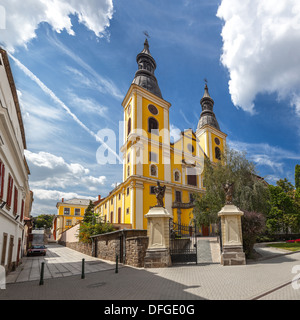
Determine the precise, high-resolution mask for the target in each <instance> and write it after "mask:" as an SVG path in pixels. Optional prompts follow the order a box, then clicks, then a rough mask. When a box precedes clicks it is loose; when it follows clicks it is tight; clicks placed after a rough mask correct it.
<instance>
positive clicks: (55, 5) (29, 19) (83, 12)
mask: <svg viewBox="0 0 300 320" xmlns="http://www.w3.org/2000/svg"><path fill="white" fill-rule="evenodd" d="M1 5H2V6H3V7H4V9H5V13H6V21H5V22H6V23H5V26H6V28H5V29H4V30H0V37H1V41H2V44H3V45H4V46H5V47H6V49H7V50H9V51H13V50H14V49H15V47H16V46H24V45H25V46H26V45H27V43H28V42H29V41H30V40H32V39H33V38H35V37H36V30H37V29H38V27H39V24H40V23H42V22H47V23H48V24H49V25H51V27H52V28H53V29H54V30H55V31H56V32H61V31H63V30H66V31H67V32H68V33H69V34H70V35H74V34H75V32H74V29H73V26H72V22H71V18H70V16H71V15H76V16H77V17H78V21H79V23H81V24H84V25H85V26H86V27H87V28H88V29H89V30H91V31H93V32H94V33H95V35H96V36H97V37H103V36H104V35H105V32H106V28H107V27H109V25H110V20H111V19H112V16H113V2H112V0H68V1H64V0H26V1H23V0H14V1H11V0H2V1H1Z"/></svg>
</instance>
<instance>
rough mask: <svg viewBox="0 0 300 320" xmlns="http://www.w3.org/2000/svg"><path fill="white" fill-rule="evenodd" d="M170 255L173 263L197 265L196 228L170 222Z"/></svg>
mask: <svg viewBox="0 0 300 320" xmlns="http://www.w3.org/2000/svg"><path fill="white" fill-rule="evenodd" d="M170 255H171V260H172V263H189V262H195V263H196V264H197V236H196V228H195V226H189V225H184V224H178V223H175V222H174V221H173V220H170Z"/></svg>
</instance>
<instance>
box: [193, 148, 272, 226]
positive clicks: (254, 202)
mask: <svg viewBox="0 0 300 320" xmlns="http://www.w3.org/2000/svg"><path fill="white" fill-rule="evenodd" d="M228 181H229V182H231V183H233V184H234V194H233V204H234V205H236V206H237V207H238V208H240V209H241V210H242V211H249V212H250V211H251V212H259V213H263V214H266V213H267V212H268V210H269V205H268V201H267V200H268V199H269V190H268V187H267V184H266V183H265V182H264V180H263V179H262V178H260V177H259V176H258V174H257V172H256V169H255V165H254V163H252V162H250V161H248V160H247V159H246V155H245V153H240V152H237V151H235V150H231V149H226V150H225V153H224V154H223V155H222V156H221V161H219V162H218V163H217V164H215V163H212V162H211V161H210V160H209V159H208V158H206V159H205V161H204V185H205V188H206V192H205V194H204V195H203V196H201V195H196V196H195V198H196V199H195V208H194V211H193V212H194V216H195V219H196V221H197V222H198V223H199V224H204V222H205V224H206V225H208V224H210V223H215V222H216V221H217V219H218V212H219V211H220V210H221V209H222V207H223V206H224V205H225V191H224V188H223V186H224V185H225V183H226V182H228Z"/></svg>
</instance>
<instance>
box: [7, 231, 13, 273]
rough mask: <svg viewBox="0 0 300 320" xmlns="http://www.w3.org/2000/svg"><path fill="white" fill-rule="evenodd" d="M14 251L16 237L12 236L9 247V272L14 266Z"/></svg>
mask: <svg viewBox="0 0 300 320" xmlns="http://www.w3.org/2000/svg"><path fill="white" fill-rule="evenodd" d="M13 249H14V236H10V239H9V247H8V261H7V267H8V270H10V269H11V266H12V254H13Z"/></svg>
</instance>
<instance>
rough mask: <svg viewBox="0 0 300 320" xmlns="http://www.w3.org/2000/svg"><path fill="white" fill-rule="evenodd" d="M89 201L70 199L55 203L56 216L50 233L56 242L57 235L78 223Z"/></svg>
mask: <svg viewBox="0 0 300 320" xmlns="http://www.w3.org/2000/svg"><path fill="white" fill-rule="evenodd" d="M89 203H90V200H87V199H71V200H64V199H62V201H61V202H57V204H56V208H57V215H56V216H55V218H54V221H53V229H52V233H53V236H54V239H55V240H58V238H59V235H60V234H61V233H62V232H64V231H65V230H67V229H69V228H71V227H72V226H74V225H75V224H77V223H78V222H80V221H81V220H82V219H83V217H84V213H85V209H86V208H87V207H88V205H89Z"/></svg>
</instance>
